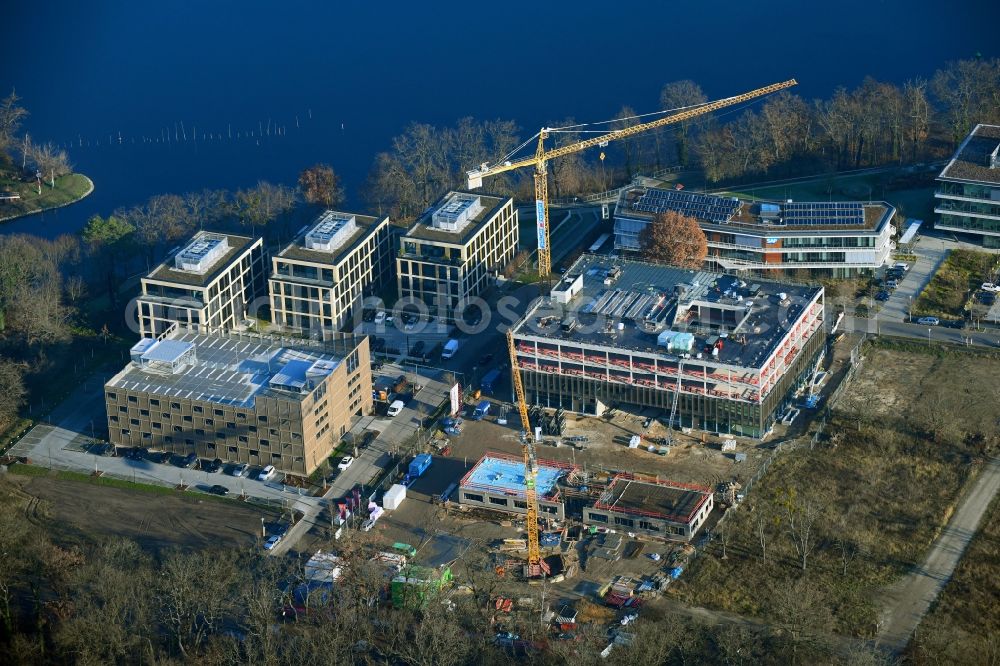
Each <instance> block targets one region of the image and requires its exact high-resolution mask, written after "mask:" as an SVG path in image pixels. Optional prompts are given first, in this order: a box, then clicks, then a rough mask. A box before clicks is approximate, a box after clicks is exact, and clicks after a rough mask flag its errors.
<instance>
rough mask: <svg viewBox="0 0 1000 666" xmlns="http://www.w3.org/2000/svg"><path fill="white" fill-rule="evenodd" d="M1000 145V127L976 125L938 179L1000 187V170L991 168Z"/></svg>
mask: <svg viewBox="0 0 1000 666" xmlns="http://www.w3.org/2000/svg"><path fill="white" fill-rule="evenodd" d="M998 145H1000V125H976V128H975V129H974V130H972V132H971V133H970V134H969V136H967V137H965V141H963V142H962V145H960V146H959V147H958V150H956V151H955V156H954V157H952V158H951V161H950V162H948V165H947V166H945V168H944V170H943V171H942V172H941V175H940V176H938V178H954V179H957V180H972V181H976V182H979V183H989V184H991V185H1000V168H995V169H991V168H990V166H989V158H990V155H991V154H992V153H993V151H994V150H996V149H997V146H998Z"/></svg>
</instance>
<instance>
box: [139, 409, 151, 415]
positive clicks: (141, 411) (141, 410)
mask: <svg viewBox="0 0 1000 666" xmlns="http://www.w3.org/2000/svg"><path fill="white" fill-rule="evenodd" d="M139 416H149V410H148V409H140V410H139Z"/></svg>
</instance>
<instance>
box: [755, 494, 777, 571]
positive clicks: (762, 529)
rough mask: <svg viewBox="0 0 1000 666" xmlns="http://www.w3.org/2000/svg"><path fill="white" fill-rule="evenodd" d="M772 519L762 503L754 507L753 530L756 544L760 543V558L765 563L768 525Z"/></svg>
mask: <svg viewBox="0 0 1000 666" xmlns="http://www.w3.org/2000/svg"><path fill="white" fill-rule="evenodd" d="M772 522H773V519H772V518H771V517H770V516H769V515H768V514H767V513H766V511H765V509H764V507H763V505H760V504H758V505H757V506H756V507H755V511H754V515H753V531H754V536H756V537H757V544H758V545H760V560H761V562H764V563H765V564H766V563H767V542H768V539H769V536H770V535H769V534H768V527H769V525H770V524H771V523H772Z"/></svg>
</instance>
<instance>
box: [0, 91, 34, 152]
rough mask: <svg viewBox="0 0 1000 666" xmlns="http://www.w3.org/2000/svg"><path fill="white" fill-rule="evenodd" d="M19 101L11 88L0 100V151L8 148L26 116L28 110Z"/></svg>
mask: <svg viewBox="0 0 1000 666" xmlns="http://www.w3.org/2000/svg"><path fill="white" fill-rule="evenodd" d="M20 101H21V98H20V97H18V96H17V93H16V92H14V91H13V90H11V91H10V94H9V95H7V96H6V97H4V98H3V99H2V100H0V152H4V151H6V150H8V149H9V148H10V145H11V144H12V143H13V142H14V137H15V136H17V131H18V129H20V127H21V122H22V121H23V120H24V119H25V118H26V117H27V116H28V110H27V109H25V108H24V107H23V106H21V105H20V104H19V102H20Z"/></svg>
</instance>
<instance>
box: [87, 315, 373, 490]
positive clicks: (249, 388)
mask: <svg viewBox="0 0 1000 666" xmlns="http://www.w3.org/2000/svg"><path fill="white" fill-rule="evenodd" d="M371 388H372V380H371V368H370V365H369V356H368V339H367V338H365V337H360V338H355V337H354V336H350V335H337V336H336V337H335V338H334V339H331V340H327V341H324V342H311V341H307V340H283V339H280V338H274V337H263V336H259V335H256V334H247V333H243V334H237V333H229V334H206V333H203V332H201V331H198V330H192V329H189V328H185V327H181V326H177V325H175V326H173V327H172V328H171V329H169V330H167V331H165V332H164V333H163V334H162V335H161V336H160V337H159V338H143V339H141V340H140V341H139V342H137V343H136V344H135V346H133V347H132V351H131V361H130V362H129V363H128V365H126V366H125V367H124V368H123V369H122V370H121V371H120V372H119V373H118V374H116V375H115V376H114V377H112V378H111V379H110V380H108V382H107V383H106V384H105V387H104V390H105V405H106V408H107V416H108V432H109V436H110V441H111V443H112V444H114V445H116V446H135V447H145V448H149V449H156V450H162V451H168V452H170V453H174V454H179V455H188V454H191V453H195V454H197V455H198V456H199V457H200V458H207V459H216V458H219V459H221V460H223V461H226V462H236V463H249V464H251V465H274V466H275V467H276V468H277V469H278V470H279V471H281V472H284V473H287V474H294V475H298V476H308V475H309V474H311V473H312V472H313V471H315V469H316V468H317V467H318V466H319V465H320V464H321V463H322V462H323V461H324V460H325V459H326V458H327V456H329V455H330V453H331V452H332V451H333V449H334V447H335V446H336V444H337V442H338V441H339V440H340V438H341V437H342V436H343V435H344V434H345V433H346V432H347V431H348V430H349V429H350V427H351V420H352V418H354V417H355V416H360V415H362V414H368V413H370V412H371V407H372V396H371V393H372V391H371Z"/></svg>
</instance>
